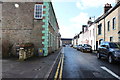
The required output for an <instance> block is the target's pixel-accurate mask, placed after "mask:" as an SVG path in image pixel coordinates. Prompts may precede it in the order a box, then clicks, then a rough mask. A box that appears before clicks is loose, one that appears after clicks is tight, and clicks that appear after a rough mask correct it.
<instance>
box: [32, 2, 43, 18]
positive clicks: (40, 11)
mask: <svg viewBox="0 0 120 80" xmlns="http://www.w3.org/2000/svg"><path fill="white" fill-rule="evenodd" d="M37 6H41V7H42V8H41V10H40V9H38V7H37ZM37 10H38V11H37ZM36 13H38V14H36ZM36 15H38V17H36ZM40 15H41V17H40ZM42 18H43V4H35V5H34V19H42Z"/></svg>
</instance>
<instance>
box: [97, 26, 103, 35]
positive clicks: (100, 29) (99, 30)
mask: <svg viewBox="0 0 120 80" xmlns="http://www.w3.org/2000/svg"><path fill="white" fill-rule="evenodd" d="M101 34H102V24H99V25H98V35H101Z"/></svg>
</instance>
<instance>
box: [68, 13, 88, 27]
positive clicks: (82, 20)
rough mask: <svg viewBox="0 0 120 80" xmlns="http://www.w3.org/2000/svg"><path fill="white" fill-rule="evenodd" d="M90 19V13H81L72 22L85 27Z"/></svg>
mask: <svg viewBox="0 0 120 80" xmlns="http://www.w3.org/2000/svg"><path fill="white" fill-rule="evenodd" d="M88 19H89V15H88V13H84V12H81V13H80V14H79V15H78V16H75V17H73V18H71V19H70V21H71V22H73V23H75V24H77V25H84V24H87V21H88Z"/></svg>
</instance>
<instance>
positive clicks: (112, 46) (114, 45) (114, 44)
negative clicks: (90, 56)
mask: <svg viewBox="0 0 120 80" xmlns="http://www.w3.org/2000/svg"><path fill="white" fill-rule="evenodd" d="M109 45H110V48H118V46H117V44H116V43H109Z"/></svg>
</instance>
